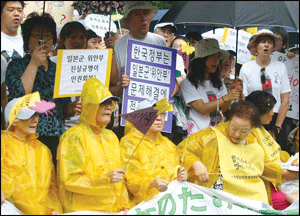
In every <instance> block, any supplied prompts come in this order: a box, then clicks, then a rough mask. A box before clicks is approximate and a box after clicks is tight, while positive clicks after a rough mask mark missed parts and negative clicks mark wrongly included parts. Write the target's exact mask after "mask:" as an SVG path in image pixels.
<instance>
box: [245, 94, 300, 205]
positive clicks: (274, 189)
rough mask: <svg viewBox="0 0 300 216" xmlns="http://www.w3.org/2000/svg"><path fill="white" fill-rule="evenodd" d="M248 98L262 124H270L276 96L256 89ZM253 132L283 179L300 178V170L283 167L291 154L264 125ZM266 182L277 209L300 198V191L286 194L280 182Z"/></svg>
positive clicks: (270, 201) (269, 196)
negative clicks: (280, 186) (282, 164)
mask: <svg viewBox="0 0 300 216" xmlns="http://www.w3.org/2000/svg"><path fill="white" fill-rule="evenodd" d="M246 100H247V101H250V102H252V103H253V104H255V105H256V106H257V108H258V110H259V114H260V121H261V124H262V125H268V124H270V122H271V121H272V117H273V115H274V112H273V108H274V105H275V104H276V99H275V97H274V96H273V95H271V94H270V93H268V92H266V91H254V92H252V93H251V94H250V95H248V96H247V97H246ZM251 134H252V135H254V136H255V138H256V139H257V141H258V143H259V144H260V145H261V147H262V148H263V149H264V152H265V155H266V157H267V158H268V160H269V161H270V162H271V163H274V164H276V165H277V166H276V167H277V171H278V172H279V173H281V178H282V180H293V179H299V172H293V171H289V170H286V169H283V168H281V166H280V161H282V162H286V161H287V160H288V159H289V158H290V155H289V153H287V152H286V151H282V150H281V147H280V145H279V144H278V143H277V142H276V141H275V140H274V138H273V137H272V136H271V134H270V133H269V132H268V131H267V130H266V129H265V128H264V127H263V126H260V127H255V128H253V129H252V130H251ZM298 166H299V164H298ZM264 183H265V186H266V189H267V193H268V198H269V203H270V205H271V206H273V208H274V209H276V210H283V209H285V208H287V207H288V206H289V205H290V203H293V202H294V201H295V200H296V199H297V198H299V191H298V192H296V193H292V194H285V193H283V192H281V191H280V190H279V184H274V185H273V184H272V182H270V181H267V180H264Z"/></svg>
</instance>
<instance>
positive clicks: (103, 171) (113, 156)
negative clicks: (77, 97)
mask: <svg viewBox="0 0 300 216" xmlns="http://www.w3.org/2000/svg"><path fill="white" fill-rule="evenodd" d="M108 96H112V95H111V93H110V92H109V90H108V89H107V88H106V87H105V86H104V85H103V84H102V83H101V82H100V81H99V80H98V79H96V78H90V79H88V80H87V81H86V82H85V84H84V85H83V90H82V94H81V106H82V110H81V115H80V118H79V124H78V125H76V126H74V127H72V128H70V129H69V130H67V131H66V132H65V133H64V134H63V135H62V136H61V138H60V143H59V146H58V152H57V175H58V178H57V180H58V184H59V196H60V199H61V202H62V205H63V210H64V212H65V213H66V212H74V211H83V210H94V211H103V212H120V211H122V210H123V208H130V207H131V206H130V203H129V197H128V192H127V188H126V186H125V183H124V180H122V181H121V182H118V183H110V177H109V173H110V172H111V171H113V170H114V169H121V168H123V163H122V161H121V156H120V147H119V140H118V138H117V136H116V135H115V134H114V133H113V132H112V131H111V130H108V129H105V128H100V127H99V126H98V125H97V124H96V115H97V110H98V107H99V105H100V102H101V101H102V100H103V99H104V98H106V97H108Z"/></svg>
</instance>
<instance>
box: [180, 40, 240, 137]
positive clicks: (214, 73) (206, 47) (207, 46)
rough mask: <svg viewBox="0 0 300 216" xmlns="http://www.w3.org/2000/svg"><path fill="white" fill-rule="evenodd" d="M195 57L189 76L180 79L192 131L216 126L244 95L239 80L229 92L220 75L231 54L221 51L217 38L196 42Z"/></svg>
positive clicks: (190, 65)
mask: <svg viewBox="0 0 300 216" xmlns="http://www.w3.org/2000/svg"><path fill="white" fill-rule="evenodd" d="M195 49H196V51H195V57H194V58H193V59H192V60H191V61H190V63H189V70H188V74H187V77H186V78H185V79H184V80H183V81H182V82H181V85H180V92H181V94H182V97H183V99H184V101H185V104H186V106H187V107H188V110H187V112H188V113H187V120H188V124H194V127H193V128H192V129H191V134H193V133H195V132H197V131H199V130H202V129H204V128H207V127H209V126H215V125H216V124H217V123H218V118H217V117H219V116H220V115H221V113H220V112H219V110H218V108H219V107H220V108H221V109H222V112H226V111H227V109H228V107H229V106H230V104H231V102H232V101H234V100H237V99H239V98H240V97H241V93H242V92H241V91H242V87H241V84H240V82H238V83H237V84H236V85H234V86H232V89H231V90H230V91H229V93H228V92H227V89H226V86H225V84H224V82H223V81H222V80H221V78H220V69H221V64H222V62H225V61H227V59H228V58H229V56H230V53H229V52H227V51H223V50H220V48H219V43H218V41H217V40H216V39H202V40H200V41H199V42H198V43H196V45H195Z"/></svg>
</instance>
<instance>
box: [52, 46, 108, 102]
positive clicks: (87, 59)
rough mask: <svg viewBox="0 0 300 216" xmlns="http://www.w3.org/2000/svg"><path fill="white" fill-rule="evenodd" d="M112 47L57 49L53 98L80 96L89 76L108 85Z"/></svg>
mask: <svg viewBox="0 0 300 216" xmlns="http://www.w3.org/2000/svg"><path fill="white" fill-rule="evenodd" d="M111 61H112V49H105V50H58V53H57V66H56V75H55V85H54V96H53V97H54V98H61V97H72V96H80V94H81V91H82V86H83V84H84V82H85V81H86V80H87V79H88V78H91V77H95V78H97V79H99V80H100V81H101V82H102V83H103V84H104V85H105V86H106V87H109V81H110V72H111Z"/></svg>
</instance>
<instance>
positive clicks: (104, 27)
mask: <svg viewBox="0 0 300 216" xmlns="http://www.w3.org/2000/svg"><path fill="white" fill-rule="evenodd" d="M84 22H85V26H86V27H87V28H89V29H91V30H93V31H94V32H95V33H96V34H97V35H98V36H101V37H102V41H104V37H105V33H106V32H108V30H109V16H104V15H101V14H89V15H87V16H86V18H85V19H84ZM110 31H112V32H117V26H116V24H115V23H114V21H113V20H112V19H111V21H110Z"/></svg>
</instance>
